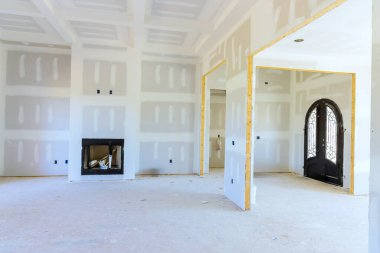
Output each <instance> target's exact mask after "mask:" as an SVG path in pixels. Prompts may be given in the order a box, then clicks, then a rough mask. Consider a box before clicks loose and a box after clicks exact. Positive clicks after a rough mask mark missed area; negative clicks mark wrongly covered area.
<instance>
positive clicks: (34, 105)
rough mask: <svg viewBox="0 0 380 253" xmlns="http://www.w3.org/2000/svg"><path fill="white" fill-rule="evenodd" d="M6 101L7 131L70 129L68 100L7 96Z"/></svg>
mask: <svg viewBox="0 0 380 253" xmlns="http://www.w3.org/2000/svg"><path fill="white" fill-rule="evenodd" d="M5 100H6V101H5V118H6V119H7V120H6V122H5V127H6V129H24V130H68V129H69V121H70V100H69V99H68V98H46V97H29V96H7V97H6V98H5Z"/></svg>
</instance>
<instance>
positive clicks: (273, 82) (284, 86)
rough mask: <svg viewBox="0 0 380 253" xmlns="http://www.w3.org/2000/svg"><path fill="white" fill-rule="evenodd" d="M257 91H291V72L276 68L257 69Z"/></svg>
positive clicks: (274, 92) (286, 92) (283, 92)
mask: <svg viewBox="0 0 380 253" xmlns="http://www.w3.org/2000/svg"><path fill="white" fill-rule="evenodd" d="M255 92H256V93H271V94H276V93H281V94H289V93H290V72H289V71H283V70H276V69H260V71H257V82H256V87H255Z"/></svg>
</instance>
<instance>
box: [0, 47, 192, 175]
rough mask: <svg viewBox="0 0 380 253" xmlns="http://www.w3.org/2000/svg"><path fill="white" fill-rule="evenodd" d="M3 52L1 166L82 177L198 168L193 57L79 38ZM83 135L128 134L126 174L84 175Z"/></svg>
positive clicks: (6, 171)
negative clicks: (68, 43)
mask: <svg viewBox="0 0 380 253" xmlns="http://www.w3.org/2000/svg"><path fill="white" fill-rule="evenodd" d="M0 52H1V58H0V59H1V61H0V64H1V66H3V67H2V68H1V72H2V73H1V75H0V77H1V80H0V81H1V82H0V84H1V85H0V89H1V91H2V92H1V95H0V96H1V101H0V109H1V110H0V111H1V115H0V116H2V118H3V119H5V120H4V121H1V125H0V142H1V145H0V152H1V155H0V158H1V160H0V162H1V174H0V175H6V176H46V175H67V174H68V175H69V180H70V181H78V180H100V179H102V180H103V179H104V180H107V179H130V178H134V177H135V175H136V174H190V173H195V172H196V168H194V156H195V154H194V153H195V145H194V141H195V137H194V136H195V131H196V130H195V124H196V120H195V113H196V111H197V109H196V107H195V104H196V100H197V96H196V95H195V92H196V90H197V87H196V81H199V80H198V79H197V75H198V70H197V58H189V59H182V58H176V57H165V56H157V55H145V54H141V53H139V52H137V51H134V50H128V51H127V50H126V49H120V48H116V49H106V48H103V49H102V48H92V47H86V46H79V45H74V46H73V47H72V50H71V51H69V50H61V49H51V48H48V47H46V48H43V47H28V46H11V45H6V46H4V45H2V46H1V51H0ZM128 84H133V85H128ZM3 91H4V92H3ZM82 138H105V139H109V138H117V139H119V138H120V139H125V147H124V158H125V161H124V175H111V176H81V141H82ZM3 157H5V158H3Z"/></svg>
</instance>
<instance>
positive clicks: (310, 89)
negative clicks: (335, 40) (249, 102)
mask: <svg viewBox="0 0 380 253" xmlns="http://www.w3.org/2000/svg"><path fill="white" fill-rule="evenodd" d="M355 82H356V75H355V74H352V73H341V72H329V71H319V70H307V69H290V68H280V67H264V66H257V69H256V87H255V104H254V107H255V119H254V132H255V136H254V157H255V159H254V169H255V174H256V175H257V174H258V173H259V174H260V173H271V174H270V175H266V176H271V175H274V174H273V173H288V174H289V173H290V174H295V175H300V176H305V177H308V178H311V179H315V180H318V181H322V182H325V183H329V184H333V185H336V186H340V187H343V189H345V190H350V192H353V187H354V155H355V146H354V145H355V86H356V84H355Z"/></svg>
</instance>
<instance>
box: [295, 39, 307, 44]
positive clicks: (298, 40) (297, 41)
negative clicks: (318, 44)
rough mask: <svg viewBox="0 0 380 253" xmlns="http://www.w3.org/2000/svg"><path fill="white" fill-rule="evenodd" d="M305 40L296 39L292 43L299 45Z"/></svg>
mask: <svg viewBox="0 0 380 253" xmlns="http://www.w3.org/2000/svg"><path fill="white" fill-rule="evenodd" d="M304 41H305V40H304V39H296V40H294V42H296V43H301V42H304Z"/></svg>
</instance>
